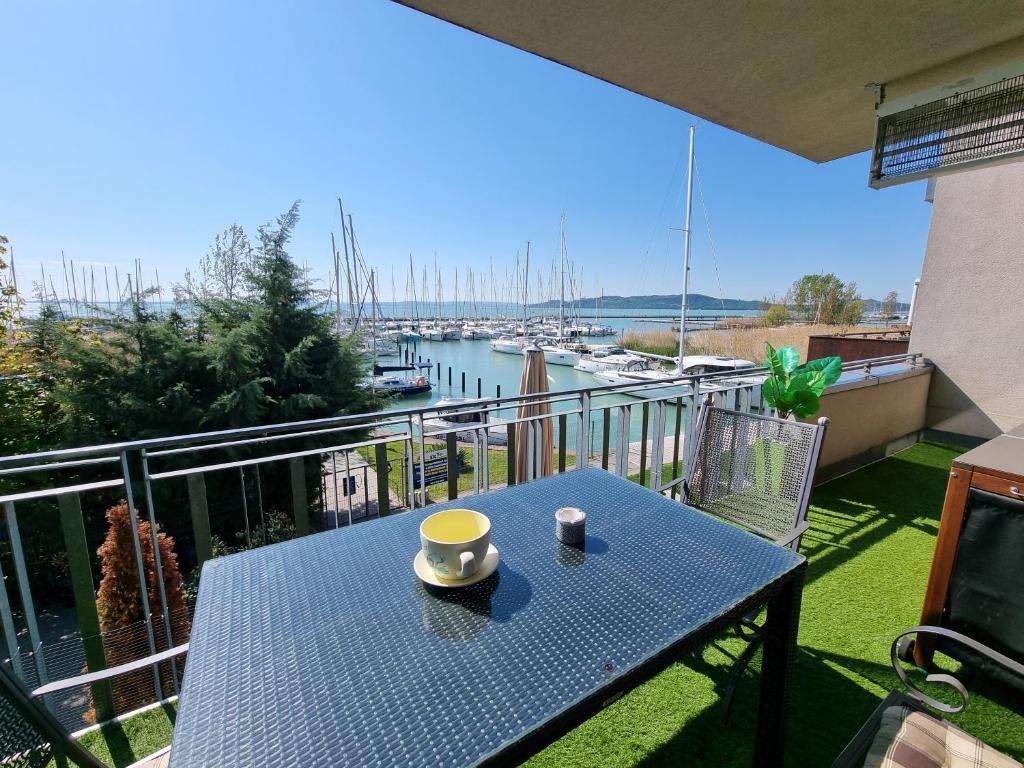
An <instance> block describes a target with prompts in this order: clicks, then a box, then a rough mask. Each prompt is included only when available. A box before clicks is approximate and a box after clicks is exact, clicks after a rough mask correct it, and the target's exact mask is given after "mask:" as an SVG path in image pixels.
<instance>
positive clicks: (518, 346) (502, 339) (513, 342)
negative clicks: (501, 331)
mask: <svg viewBox="0 0 1024 768" xmlns="http://www.w3.org/2000/svg"><path fill="white" fill-rule="evenodd" d="M524 342H525V339H518V338H515V337H513V336H507V335H502V336H499V337H498V338H496V339H494V340H493V341H491V350H492V351H493V352H504V353H505V354H508V355H521V354H523V343H524Z"/></svg>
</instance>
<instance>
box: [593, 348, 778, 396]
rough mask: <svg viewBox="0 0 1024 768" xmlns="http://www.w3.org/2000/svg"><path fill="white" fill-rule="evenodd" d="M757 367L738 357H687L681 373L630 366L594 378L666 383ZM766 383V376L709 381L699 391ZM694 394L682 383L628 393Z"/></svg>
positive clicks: (635, 382)
mask: <svg viewBox="0 0 1024 768" xmlns="http://www.w3.org/2000/svg"><path fill="white" fill-rule="evenodd" d="M754 367H755V366H754V364H753V363H752V362H750V361H749V360H740V359H739V358H735V357H725V356H721V355H686V356H685V357H684V358H683V367H682V371H680V370H679V368H675V369H673V370H671V371H665V370H656V369H650V368H648V369H646V370H645V369H643V368H640V367H635V366H632V365H627V366H626V367H625V368H623V369H622V370H618V371H598V372H597V373H595V374H594V378H595V379H597V380H598V381H600V382H602V383H603V384H657V383H659V382H667V381H671V380H672V379H676V378H679V377H680V376H693V375H697V374H704V373H722V372H729V371H732V372H736V373H738V374H739V373H741V372H742V371H743V370H744V369H745V368H754ZM761 380H763V377H742V376H736V377H729V378H727V379H722V380H721V381H720V382H717V383H716V382H707V383H702V384H701V387H700V390H701V392H711V391H714V390H719V389H730V388H732V387H737V386H739V385H741V384H750V383H758V382H760V381H761ZM692 391H693V388H692V387H691V386H690V385H689V384H686V383H680V384H679V385H678V386H666V387H659V388H657V389H651V390H644V391H642V392H636V393H634V392H627V393H626V394H628V395H631V396H633V397H664V396H665V395H669V394H671V395H673V396H675V397H679V396H682V395H689V394H690V393H691V392H692Z"/></svg>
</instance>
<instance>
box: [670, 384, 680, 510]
mask: <svg viewBox="0 0 1024 768" xmlns="http://www.w3.org/2000/svg"><path fill="white" fill-rule="evenodd" d="M682 428H683V398H681V397H677V398H676V428H675V435H674V439H673V442H672V479H673V480H676V479H677V478H678V477H679V443H680V439H679V438H680V434H681V432H682ZM678 489H679V486H678V485H673V486H672V493H671V497H672V498H673V499H674V498H675V497H676V494H677V493H678Z"/></svg>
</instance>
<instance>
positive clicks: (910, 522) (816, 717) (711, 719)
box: [83, 444, 1024, 768]
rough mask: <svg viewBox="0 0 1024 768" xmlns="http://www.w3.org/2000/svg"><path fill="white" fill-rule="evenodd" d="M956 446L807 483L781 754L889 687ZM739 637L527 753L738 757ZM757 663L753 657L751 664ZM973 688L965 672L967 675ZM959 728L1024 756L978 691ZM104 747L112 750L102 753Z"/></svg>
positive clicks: (817, 741)
mask: <svg viewBox="0 0 1024 768" xmlns="http://www.w3.org/2000/svg"><path fill="white" fill-rule="evenodd" d="M959 452H960V451H958V450H956V449H952V448H948V447H945V446H939V445H931V444H919V445H916V446H913V447H912V448H909V449H907V450H906V451H903V452H901V453H899V454H897V455H895V456H893V457H891V458H888V459H886V460H884V461H881V462H878V463H876V464H873V465H871V466H869V467H866V468H864V469H861V470H859V471H857V472H854V473H852V474H850V475H846V476H845V477H841V478H838V479H836V480H833V481H832V482H830V483H827V484H825V485H823V486H821V487H820V488H818V489H816V491H815V494H814V497H813V499H812V511H811V515H810V518H811V522H812V529H811V530H810V531H809V532H808V533H807V535H805V536H804V539H803V545H802V551H803V553H804V554H805V555H807V556H808V557H809V559H810V566H809V570H808V577H807V578H808V580H807V586H806V588H805V590H804V599H803V609H802V613H801V622H800V638H799V649H798V653H797V658H796V664H795V666H794V668H793V670H792V675H793V677H792V679H793V688H792V690H791V699H790V713H789V730H788V739H787V742H788V760H787V763H788V764H789V765H793V766H828V765H830V764H831V762H832V760H833V759H834V758H835V757H836V756H837V755H838V754H839V752H840V751H842V749H843V747H844V746H845V745H846V743H847V742H848V741H849V739H850V738H851V737H852V735H853V734H854V733H855V732H856V730H857V729H858V728H859V727H860V726H861V724H862V723H863V722H864V721H865V720H866V719H867V717H868V715H869V714H870V713H871V711H872V710H873V709H874V708H875V706H876V705H877V704H878V702H879V701H880V700H881V698H882V697H883V696H884V695H885V694H886V693H887V692H888V691H889V690H891V689H893V688H895V687H897V679H896V676H895V674H894V673H893V672H892V670H891V668H890V666H889V662H888V653H889V645H890V643H891V641H892V639H893V637H895V635H896V634H897V633H898V632H899V631H901V630H903V629H906V628H907V627H910V626H913V625H914V624H916V623H917V620H918V617H919V611H920V608H921V599H922V596H923V594H924V586H925V582H926V580H927V575H928V568H929V564H930V562H931V556H932V548H933V546H934V542H935V533H936V530H937V527H938V518H939V513H940V510H941V508H942V499H943V496H944V494H945V487H946V478H947V474H948V471H949V466H950V462H951V461H952V459H953V457H954V456H956V455H957V454H958V453H959ZM742 647H743V644H742V643H741V642H739V641H737V640H736V639H735V638H733V637H732V636H731V634H730V635H726V636H724V637H723V638H721V639H720V640H719V641H718V642H717V643H716V644H714V645H712V646H709V647H708V648H706V649H705V650H704V652H703V653H701V654H699V655H695V656H691V657H687V658H685V659H683V660H682V661H681V662H680V663H677V664H674V665H673V666H672V667H670V668H669V669H667V670H666V671H665V672H663V673H662V674H660V675H658V676H657V677H656V678H654V679H653V680H651V681H650V682H648V683H647V684H645V685H643V686H641V687H640V688H638V689H636V690H635V691H633V692H632V693H631V694H629V695H627V696H625V697H623V698H622V699H620V700H619V701H618V702H616V703H615V704H613V705H612V706H610V707H609V708H608V709H606V710H605V711H604V712H602V713H601V714H599V715H598V716H596V717H594V718H592V719H591V720H589V721H588V722H586V723H585V724H584V725H582V726H580V727H579V728H577V729H576V730H575V731H573V732H572V733H570V734H568V735H567V736H565V737H564V738H563V739H561V740H560V741H558V742H556V743H555V744H553V745H552V746H551V747H549V748H548V749H546V750H545V751H543V752H541V753H540V754H539V755H537V756H536V757H534V758H533V759H532V760H531V761H530V762H529V763H528V765H530V766H533V767H534V768H547V767H548V766H551V767H552V768H554V767H555V766H558V768H565V767H566V766H645V767H647V766H659V765H665V766H669V765H672V766H677V765H687V766H695V767H699V766H707V767H708V768H710V767H711V766H715V768H722V767H723V766H744V767H745V766H749V765H750V764H751V753H752V749H753V740H754V723H755V720H756V703H757V685H756V683H757V678H756V671H755V672H748V673H747V675H746V677H745V679H744V681H743V683H741V685H740V689H739V692H738V694H737V701H736V706H735V709H734V712H733V716H732V724H731V725H729V726H723V725H722V713H723V709H724V705H723V702H722V698H721V696H722V693H723V691H724V688H725V685H726V684H727V682H728V678H729V671H730V668H731V662H732V657H734V656H735V655H736V654H737V653H738V652H739V651H740V650H741V649H742ZM756 664H757V662H756V661H755V666H756ZM968 687H969V688H970V687H971V686H970V683H968ZM171 716H172V715H171V714H170V713H169V712H166V711H162V710H155V711H153V712H150V713H146V714H145V715H142V716H139V717H136V718H133V719H132V720H131V721H129V722H128V723H125V724H123V725H121V726H114V727H113V728H108V729H106V731H105V732H102V733H99V732H98V733H93V734H88V735H87V736H85V737H84V738H83V741H84V742H85V743H86V744H87V745H88V746H89V747H90V748H91V749H93V750H94V751H96V752H97V754H99V755H101V757H103V758H104V759H107V760H110V761H111V762H112V763H113V764H115V765H117V766H122V765H127V764H128V763H130V762H131V761H132V760H135V759H139V758H140V757H142V756H144V755H146V754H148V753H149V752H152V751H153V750H155V749H158V748H159V747H161V746H163V745H164V744H166V743H167V739H168V737H169V734H170V727H171V726H170V717H171ZM952 719H953V721H954V722H955V723H957V724H958V725H959V726H960V727H962V728H963V729H964V730H966V731H968V732H970V733H972V734H974V735H976V736H978V737H979V738H982V739H984V740H985V741H987V742H988V743H989V744H991V745H992V746H994V747H996V748H997V749H1000V750H1002V751H1003V752H1006V753H1007V754H1009V755H1012V756H1014V757H1016V758H1017V759H1021V758H1022V757H1024V717H1022V716H1021V715H1018V714H1014V713H1013V712H1011V711H1009V710H1007V709H1004V708H1002V707H1001V706H999V705H997V704H995V703H993V702H992V701H989V700H987V699H985V698H984V697H982V696H980V695H977V694H976V693H974V692H973V691H972V697H971V701H970V704H969V706H968V707H967V710H966V712H964V713H963V714H961V715H957V716H953V718H952ZM111 753H113V755H111Z"/></svg>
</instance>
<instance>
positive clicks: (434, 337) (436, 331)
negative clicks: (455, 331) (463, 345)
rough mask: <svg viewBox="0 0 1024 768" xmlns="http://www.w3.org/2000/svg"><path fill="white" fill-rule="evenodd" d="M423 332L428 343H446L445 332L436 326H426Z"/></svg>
mask: <svg viewBox="0 0 1024 768" xmlns="http://www.w3.org/2000/svg"><path fill="white" fill-rule="evenodd" d="M421 330H422V332H423V338H424V339H426V340H427V341H444V331H443V330H441V329H440V328H438V327H436V326H433V325H426V326H424V327H423V328H422V329H421Z"/></svg>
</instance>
